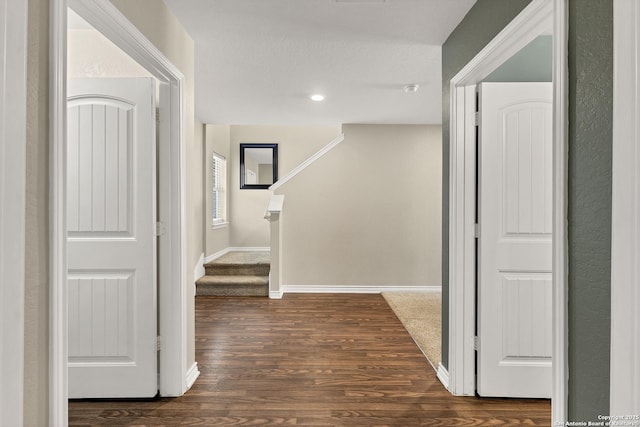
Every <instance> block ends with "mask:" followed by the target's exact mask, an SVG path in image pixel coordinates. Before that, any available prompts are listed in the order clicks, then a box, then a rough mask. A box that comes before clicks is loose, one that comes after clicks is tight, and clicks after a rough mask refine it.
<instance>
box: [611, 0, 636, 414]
mask: <svg viewBox="0 0 640 427" xmlns="http://www.w3.org/2000/svg"><path fill="white" fill-rule="evenodd" d="M613 13H614V15H613V23H614V25H613V161H612V171H613V182H612V201H611V208H612V212H611V213H612V218H611V367H610V372H611V379H610V383H611V384H610V402H611V403H610V414H611V415H626V414H638V413H639V412H640V404H639V403H638V402H639V401H640V360H638V357H637V356H638V355H637V350H638V348H639V347H638V346H640V316H638V314H637V307H638V306H639V305H640V292H639V291H638V290H637V286H638V282H640V271H638V268H637V265H638V260H639V259H640V222H639V221H638V218H640V185H639V184H638V180H639V179H640V173H638V170H639V169H640V150H638V144H640V128H639V127H638V125H637V120H636V118H637V117H638V115H639V114H640V106H639V105H638V102H640V92H639V91H640V82H638V72H639V71H640V67H639V66H638V60H640V5H639V4H638V3H637V1H636V0H616V1H615V2H614V3H613Z"/></svg>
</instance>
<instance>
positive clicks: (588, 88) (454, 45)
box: [442, 0, 613, 421]
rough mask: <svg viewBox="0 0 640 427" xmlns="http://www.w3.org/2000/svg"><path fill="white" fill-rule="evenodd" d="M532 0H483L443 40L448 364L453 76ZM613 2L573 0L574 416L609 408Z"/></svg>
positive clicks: (445, 352)
mask: <svg viewBox="0 0 640 427" xmlns="http://www.w3.org/2000/svg"><path fill="white" fill-rule="evenodd" d="M527 3H528V1H526V0H523V1H513V0H478V2H477V3H476V4H475V5H474V7H473V8H472V9H471V10H470V11H469V13H468V14H467V16H466V17H465V19H464V20H463V21H462V22H461V23H460V25H459V26H458V27H457V28H456V29H455V30H454V32H453V33H452V34H451V36H450V37H449V39H448V40H447V41H446V42H445V44H444V45H443V50H442V62H443V72H442V75H443V161H444V163H443V218H442V219H443V262H442V266H443V310H442V312H443V328H442V329H443V351H442V360H443V364H444V365H445V366H448V329H449V328H448V305H447V302H448V251H449V245H448V217H449V209H448V206H449V200H448V191H449V181H448V176H449V156H448V153H449V80H450V78H451V77H453V76H454V75H455V74H456V73H457V72H458V71H459V70H460V69H461V67H462V66H464V65H465V64H466V62H468V61H469V60H470V59H471V58H472V57H473V56H474V55H475V54H476V53H477V52H478V51H480V50H481V49H482V48H483V47H484V45H485V44H486V43H487V42H488V41H490V40H491V38H492V37H493V36H494V35H495V34H496V33H498V31H500V30H501V29H502V28H503V27H504V26H505V25H506V24H507V23H508V22H509V21H510V20H511V18H512V17H513V16H515V15H516V14H517V13H518V12H519V11H520V10H521V9H522V8H523V7H524V6H525V5H526V4H527ZM612 52H613V6H612V2H611V1H610V0H590V1H588V2H587V1H583V0H570V1H569V159H568V162H569V165H568V167H569V183H568V197H569V213H568V222H569V230H568V231H569V242H568V243H569V315H568V319H569V353H568V358H569V420H573V421H587V420H596V419H597V416H598V415H599V414H608V412H609V350H610V328H611V323H610V306H611V302H610V300H611V281H610V273H611V250H610V247H611V145H612V131H611V126H612V117H613V116H612V97H613V95H612V93H613V71H612V66H611V64H612V59H613V57H612Z"/></svg>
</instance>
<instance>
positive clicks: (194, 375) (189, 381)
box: [185, 362, 200, 392]
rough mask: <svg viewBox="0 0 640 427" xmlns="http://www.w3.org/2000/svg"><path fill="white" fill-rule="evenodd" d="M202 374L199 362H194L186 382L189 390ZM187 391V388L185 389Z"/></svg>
mask: <svg viewBox="0 0 640 427" xmlns="http://www.w3.org/2000/svg"><path fill="white" fill-rule="evenodd" d="M199 376H200V370H198V362H194V363H193V365H192V366H191V368H189V370H188V371H187V377H186V378H185V382H186V384H187V390H189V389H190V388H191V386H192V385H193V384H194V383H195V382H196V379H198V377H199ZM185 392H186V390H185Z"/></svg>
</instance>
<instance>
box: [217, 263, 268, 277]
mask: <svg viewBox="0 0 640 427" xmlns="http://www.w3.org/2000/svg"><path fill="white" fill-rule="evenodd" d="M269 270H270V266H269V265H268V264H266V265H244V266H243V265H224V264H222V265H221V264H217V265H213V266H205V271H206V273H207V276H268V275H269Z"/></svg>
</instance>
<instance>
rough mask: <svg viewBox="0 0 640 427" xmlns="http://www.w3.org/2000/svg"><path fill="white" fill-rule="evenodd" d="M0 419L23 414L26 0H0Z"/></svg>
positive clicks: (19, 420)
mask: <svg viewBox="0 0 640 427" xmlns="http://www.w3.org/2000/svg"><path fill="white" fill-rule="evenodd" d="M0 10H2V11H3V13H2V14H0V52H1V54H0V82H2V84H3V87H4V89H5V92H4V93H3V96H2V98H1V99H0V141H2V147H0V206H2V210H1V211H0V236H2V238H1V239H0V324H2V328H1V329H0V383H2V387H1V389H0V419H2V420H3V421H4V422H6V423H7V424H9V425H22V424H23V419H24V372H25V371H24V327H25V324H24V316H25V310H24V300H25V200H26V146H27V102H26V101H27V14H28V11H27V3H26V2H23V1H15V0H0Z"/></svg>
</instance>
